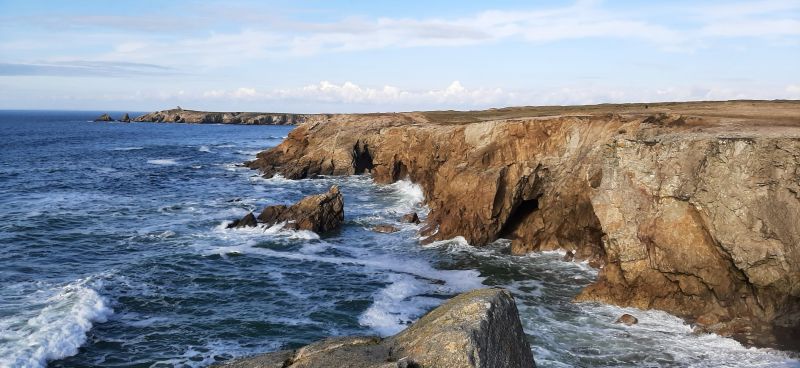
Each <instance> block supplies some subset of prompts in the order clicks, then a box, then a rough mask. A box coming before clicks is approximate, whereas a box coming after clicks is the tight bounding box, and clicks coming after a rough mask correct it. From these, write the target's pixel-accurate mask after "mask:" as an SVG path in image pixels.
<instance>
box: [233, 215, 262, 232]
mask: <svg viewBox="0 0 800 368" xmlns="http://www.w3.org/2000/svg"><path fill="white" fill-rule="evenodd" d="M257 225H258V221H256V216H255V215H253V213H252V212H250V213H248V214H246V215H244V217H242V218H241V219H238V220H233V222H231V223H230V224H228V226H227V228H228V229H238V228H242V227H256V226H257Z"/></svg>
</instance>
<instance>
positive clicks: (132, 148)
mask: <svg viewBox="0 0 800 368" xmlns="http://www.w3.org/2000/svg"><path fill="white" fill-rule="evenodd" d="M141 149H144V147H117V148H112V149H111V150H112V151H136V150H141Z"/></svg>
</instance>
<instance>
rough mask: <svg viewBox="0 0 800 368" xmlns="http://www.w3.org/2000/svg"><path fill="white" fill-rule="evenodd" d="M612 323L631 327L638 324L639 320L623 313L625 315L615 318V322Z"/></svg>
mask: <svg viewBox="0 0 800 368" xmlns="http://www.w3.org/2000/svg"><path fill="white" fill-rule="evenodd" d="M614 323H622V324H624V325H627V326H633V325H635V324H637V323H639V319H638V318H636V317H634V316H633V315H631V314H628V313H625V314H623V315H621V316H619V318H617V320H616V321H614Z"/></svg>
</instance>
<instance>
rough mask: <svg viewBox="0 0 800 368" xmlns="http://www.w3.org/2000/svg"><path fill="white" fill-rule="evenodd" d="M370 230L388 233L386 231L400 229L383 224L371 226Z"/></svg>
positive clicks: (393, 231) (394, 231) (391, 231)
mask: <svg viewBox="0 0 800 368" xmlns="http://www.w3.org/2000/svg"><path fill="white" fill-rule="evenodd" d="M372 231H374V232H377V233H385V234H388V233H396V232H398V231H400V229H398V228H396V227H394V226H392V225H385V224H384V225H377V226H375V227H373V228H372Z"/></svg>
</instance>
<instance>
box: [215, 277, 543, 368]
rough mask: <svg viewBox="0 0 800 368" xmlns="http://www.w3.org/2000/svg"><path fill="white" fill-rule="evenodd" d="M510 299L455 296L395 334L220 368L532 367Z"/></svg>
mask: <svg viewBox="0 0 800 368" xmlns="http://www.w3.org/2000/svg"><path fill="white" fill-rule="evenodd" d="M535 366H536V364H535V363H534V361H533V355H532V353H531V348H530V346H529V345H528V341H527V340H526V339H525V333H524V332H523V330H522V324H521V322H520V320H519V314H518V312H517V307H516V304H515V303H514V298H513V297H512V296H511V294H509V293H508V292H507V291H505V290H503V289H478V290H473V291H470V292H467V293H464V294H460V295H458V296H456V297H455V298H453V299H450V300H448V301H446V302H445V303H444V304H442V305H441V306H439V307H438V308H436V309H434V310H432V311H431V312H429V313H428V314H426V315H425V316H423V317H422V318H420V319H419V321H417V322H415V323H414V324H412V325H411V326H409V327H408V328H407V329H405V330H404V331H402V332H400V333H399V334H397V335H394V336H391V337H388V338H385V339H381V338H379V337H376V336H365V337H335V338H329V339H325V340H322V341H318V342H315V343H312V344H310V345H306V346H304V347H302V348H300V349H297V350H294V351H292V350H284V351H279V352H275V353H268V354H263V355H260V356H255V357H251V358H244V359H239V360H234V361H232V362H229V363H225V364H222V365H220V367H226V368H256V367H275V368H286V367H290V368H317V367H318V368H328V367H352V368H400V367H403V368H411V367H421V368H471V367H472V368H532V367H535Z"/></svg>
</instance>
